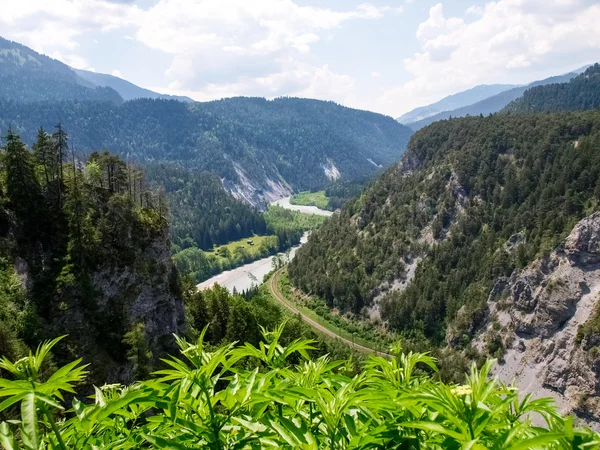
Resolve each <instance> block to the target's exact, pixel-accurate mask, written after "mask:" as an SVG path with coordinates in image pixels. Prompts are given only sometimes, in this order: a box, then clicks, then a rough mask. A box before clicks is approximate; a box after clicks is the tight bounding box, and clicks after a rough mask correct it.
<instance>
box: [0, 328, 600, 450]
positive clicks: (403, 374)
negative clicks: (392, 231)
mask: <svg viewBox="0 0 600 450" xmlns="http://www.w3.org/2000/svg"><path fill="white" fill-rule="evenodd" d="M284 326H285V323H284V324H282V325H281V326H279V327H277V328H276V329H275V330H273V331H263V333H262V340H261V342H260V343H259V345H258V346H257V345H253V344H251V343H250V342H246V343H245V344H244V345H238V346H236V345H235V344H229V345H224V346H221V347H218V348H212V347H210V346H207V345H206V344H205V343H204V340H203V337H204V333H202V334H201V335H200V337H199V338H198V340H197V341H195V342H193V343H190V342H188V341H186V340H184V339H178V344H179V347H180V349H181V356H179V357H171V358H168V359H165V360H164V362H165V368H164V369H163V370H160V371H157V372H156V373H155V374H154V376H153V378H152V379H150V380H148V381H145V382H139V383H136V384H134V385H133V386H130V387H123V386H120V385H107V386H103V387H101V388H96V389H95V393H94V395H93V400H94V401H93V402H92V403H90V404H86V403H84V402H82V401H81V400H79V399H77V398H75V399H74V400H73V402H72V408H70V409H67V408H69V406H68V405H67V404H66V402H65V401H64V399H63V393H74V392H75V388H74V387H75V384H76V383H77V382H80V381H81V380H82V379H83V377H84V376H85V368H84V367H83V366H82V365H81V361H80V360H75V361H73V362H72V363H70V364H68V365H66V366H64V367H62V368H60V369H59V370H57V371H55V372H54V373H48V371H46V370H44V367H45V364H44V363H45V360H46V359H47V357H48V356H49V353H50V351H51V350H52V347H53V346H54V345H55V344H56V342H57V341H56V340H55V341H52V342H46V343H44V344H42V345H41V346H40V347H39V348H38V350H37V351H36V352H35V353H32V354H30V355H29V357H27V358H24V359H21V360H19V361H16V362H12V361H10V360H8V359H4V360H3V361H1V362H0V369H2V370H3V371H4V372H5V374H6V375H5V378H1V379H0V397H3V398H5V401H4V402H3V403H2V404H0V410H2V411H1V412H5V413H6V412H7V408H11V407H12V409H13V414H12V417H15V416H16V417H18V418H19V419H20V420H16V421H15V420H13V421H5V422H2V424H1V425H0V442H1V443H2V445H3V447H4V448H6V449H7V450H16V449H17V448H25V449H28V450H37V449H39V448H56V449H70V448H72V449H88V448H89V449H93V448H122V449H126V448H165V449H186V448H210V449H233V448H239V449H242V448H306V449H317V448H328V449H332V450H333V449H365V448H381V449H383V448H386V449H449V448H456V449H458V448H472V449H474V448H480V449H484V448H485V449H498V450H500V449H512V450H520V449H529V448H538V449H561V450H562V449H564V450H566V449H573V448H581V449H583V448H594V447H597V446H598V445H600V436H599V435H597V434H595V433H594V432H592V431H590V430H588V429H578V428H574V427H573V423H572V418H567V419H565V418H563V417H561V415H560V414H559V413H558V411H557V409H556V408H555V407H554V406H553V405H552V403H551V401H550V400H547V399H539V400H532V398H531V396H530V395H527V396H525V398H520V396H519V392H518V390H517V389H515V388H514V387H507V386H503V385H501V384H499V383H498V382H497V381H496V380H495V379H492V380H490V379H488V373H489V371H490V368H491V367H492V364H493V363H492V362H490V363H487V364H485V365H484V367H483V368H482V369H481V370H480V371H478V370H477V369H476V368H475V367H473V368H472V370H471V373H470V375H469V377H468V378H467V380H466V383H465V384H464V385H458V386H457V385H448V384H444V383H442V382H437V381H435V376H429V375H428V374H435V372H436V370H437V368H436V366H435V361H434V359H433V358H431V357H430V356H428V355H426V354H418V353H417V354H414V353H408V354H403V353H402V352H401V348H400V346H399V345H397V346H395V347H394V348H393V350H394V354H395V355H396V356H395V357H394V358H393V359H391V360H386V359H384V358H381V357H371V358H370V359H369V360H368V361H366V363H365V365H364V370H363V371H362V372H361V373H359V374H357V375H353V373H352V372H351V371H349V370H348V369H349V367H348V363H349V362H348V361H343V360H342V361H334V360H333V361H332V360H331V359H330V358H329V357H327V356H324V357H321V358H318V359H312V358H311V357H310V355H309V352H310V351H311V349H312V348H313V346H312V344H313V342H312V341H310V340H294V341H293V342H291V343H289V344H288V345H285V344H282V342H281V335H282V333H283V330H284ZM205 330H206V329H205ZM19 411H20V412H19ZM64 415H66V418H65V419H62V418H59V417H60V416H64ZM532 416H538V417H540V416H541V418H542V420H543V421H544V422H545V424H546V426H545V427H535V426H533V425H532V424H531V417H532ZM9 417H11V415H9Z"/></svg>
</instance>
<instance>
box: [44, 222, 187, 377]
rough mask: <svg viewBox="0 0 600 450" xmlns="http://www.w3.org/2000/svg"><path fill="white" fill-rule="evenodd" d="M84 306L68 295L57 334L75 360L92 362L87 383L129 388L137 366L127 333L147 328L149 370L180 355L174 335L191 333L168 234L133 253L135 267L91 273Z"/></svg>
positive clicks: (75, 295) (77, 294) (108, 267)
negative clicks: (65, 338)
mask: <svg viewBox="0 0 600 450" xmlns="http://www.w3.org/2000/svg"><path fill="white" fill-rule="evenodd" d="M90 281H91V286H90V292H93V294H92V295H91V296H90V298H89V299H88V300H86V301H81V300H80V299H82V298H86V296H85V295H84V294H82V293H81V292H65V298H66V299H69V298H70V299H74V300H73V301H69V300H66V305H65V310H64V315H63V317H62V320H61V321H59V322H56V323H54V324H53V327H54V328H55V331H54V332H53V335H60V334H68V335H69V337H68V341H73V340H74V343H73V344H71V345H72V347H73V350H74V351H73V357H82V358H83V360H84V362H87V363H91V365H90V367H89V368H88V369H89V370H90V371H91V373H90V376H89V377H88V379H89V380H88V381H90V382H92V383H94V382H96V381H97V380H99V382H103V383H104V382H106V383H114V382H119V383H124V384H126V383H130V382H132V381H133V380H135V379H136V374H135V373H134V370H133V369H134V366H133V364H132V362H131V361H129V360H128V359H127V357H126V353H127V351H128V345H126V344H124V342H123V338H124V335H125V333H127V332H128V331H130V330H132V329H133V327H134V326H135V325H136V324H143V325H144V334H145V341H146V345H147V346H148V348H149V350H150V351H151V352H152V358H151V360H150V361H149V367H148V370H153V369H155V368H156V367H157V364H158V362H159V358H161V357H165V356H166V355H167V354H169V353H176V351H177V349H176V345H175V340H174V337H173V334H180V335H182V334H184V333H185V332H186V331H187V325H186V321H185V312H184V306H183V301H182V299H181V296H180V294H179V292H178V289H179V287H178V275H177V272H176V269H175V267H174V265H173V262H172V260H171V255H170V251H169V239H168V235H167V231H166V230H165V231H164V232H163V233H162V234H161V235H159V236H156V237H154V238H153V239H149V240H148V241H147V242H146V243H145V245H144V246H143V247H141V248H137V249H136V251H135V255H134V259H133V264H129V263H128V264H125V265H115V264H114V263H107V264H105V265H103V266H101V267H99V268H98V269H97V270H96V271H94V272H93V273H92V274H91V280H90Z"/></svg>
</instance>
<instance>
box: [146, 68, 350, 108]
mask: <svg viewBox="0 0 600 450" xmlns="http://www.w3.org/2000/svg"><path fill="white" fill-rule="evenodd" d="M150 89H152V90H156V91H158V92H162V93H166V94H172V95H187V96H188V97H191V98H193V99H194V100H197V101H210V100H216V99H220V98H223V97H235V96H240V95H249V93H251V95H256V96H261V97H266V98H275V97H279V96H282V95H289V96H294V97H308V98H317V99H322V100H334V101H337V102H340V103H345V104H348V103H351V102H352V101H354V100H355V98H354V97H353V96H352V92H353V91H354V81H353V80H352V78H351V77H350V76H348V75H343V74H338V73H335V72H333V71H332V70H331V69H330V68H329V66H328V65H324V66H321V67H315V66H312V65H310V64H306V63H300V62H297V61H288V62H287V63H286V64H285V65H284V67H283V69H282V70H281V71H280V72H276V73H272V74H269V75H266V76H263V77H256V78H251V77H243V78H242V79H240V80H238V81H236V82H232V83H208V84H206V85H204V86H202V87H201V88H200V89H189V88H186V87H184V86H181V85H176V84H172V85H170V86H169V88H167V89H164V88H160V87H151V88H150Z"/></svg>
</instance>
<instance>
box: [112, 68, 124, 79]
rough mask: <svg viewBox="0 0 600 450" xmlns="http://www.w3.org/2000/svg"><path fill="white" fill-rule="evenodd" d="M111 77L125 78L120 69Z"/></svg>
mask: <svg viewBox="0 0 600 450" xmlns="http://www.w3.org/2000/svg"><path fill="white" fill-rule="evenodd" d="M111 75H112V76H113V77H119V78H124V77H123V74H122V73H121V71H120V70H119V69H115V70H113V71H112V72H111Z"/></svg>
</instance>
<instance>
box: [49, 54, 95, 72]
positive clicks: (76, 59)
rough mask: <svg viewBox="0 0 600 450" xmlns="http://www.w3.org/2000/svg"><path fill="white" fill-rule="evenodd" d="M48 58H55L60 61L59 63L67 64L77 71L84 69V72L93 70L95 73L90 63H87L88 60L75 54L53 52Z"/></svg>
mask: <svg viewBox="0 0 600 450" xmlns="http://www.w3.org/2000/svg"><path fill="white" fill-rule="evenodd" d="M48 56H50V57H51V58H54V59H58V60H59V61H62V62H64V63H65V64H67V65H69V66H71V67H73V68H75V69H83V70H92V71H93V68H91V67H90V64H89V62H87V60H86V59H85V58H82V57H81V56H78V55H75V54H66V55H63V54H62V53H61V52H59V51H56V52H53V53H51V54H50V55H48Z"/></svg>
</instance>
